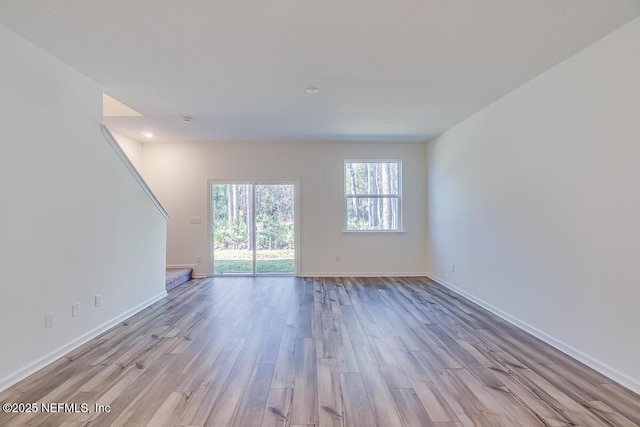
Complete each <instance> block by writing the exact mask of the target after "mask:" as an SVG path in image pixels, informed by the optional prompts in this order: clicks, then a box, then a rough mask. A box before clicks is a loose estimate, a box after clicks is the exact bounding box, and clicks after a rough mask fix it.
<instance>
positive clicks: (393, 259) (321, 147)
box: [143, 142, 426, 275]
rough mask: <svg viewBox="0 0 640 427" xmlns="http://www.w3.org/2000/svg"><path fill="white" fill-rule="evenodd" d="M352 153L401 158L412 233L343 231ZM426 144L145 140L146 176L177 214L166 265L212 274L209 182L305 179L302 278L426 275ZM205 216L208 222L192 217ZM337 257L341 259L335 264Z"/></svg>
mask: <svg viewBox="0 0 640 427" xmlns="http://www.w3.org/2000/svg"><path fill="white" fill-rule="evenodd" d="M348 158H383V159H384V158H392V159H401V160H402V164H403V176H404V195H405V197H404V224H405V230H406V232H405V233H393V234H379V233H378V234H372V233H367V234H345V233H343V210H344V209H343V197H344V192H343V186H344V183H343V168H344V160H345V159H348ZM425 159H426V144H424V143H413V144H384V143H333V142H331V143H309V142H272V143H268V142H255V143H250V142H246V143H241V142H229V143H224V142H209V143H159V142H150V143H145V144H143V169H144V178H145V180H146V181H147V183H148V184H149V186H150V187H151V189H152V190H153V191H154V193H155V194H156V195H157V196H158V198H159V200H160V201H161V202H162V204H163V205H164V206H165V207H166V208H167V210H169V212H171V219H170V220H169V221H168V231H167V233H168V236H167V241H168V243H167V263H168V264H170V265H185V264H186V265H192V264H196V259H197V257H198V256H200V257H201V259H202V262H201V263H200V264H196V266H195V273H196V274H207V272H208V270H207V261H208V259H209V256H208V254H207V248H208V240H207V239H208V235H209V225H208V224H207V215H208V211H207V191H208V189H207V179H208V178H214V179H220V180H255V181H300V195H301V196H300V206H301V208H300V217H301V224H300V225H301V227H300V231H301V233H300V234H301V235H300V245H301V257H300V258H301V259H300V261H301V263H300V270H299V273H300V274H301V275H342V274H348V275H363V274H367V275H381V274H424V272H425V259H426V254H425V238H426V234H425V230H426V227H425V226H426V224H425V221H424V218H425V215H426V194H425V191H424V182H425V180H426V171H425V164H426V160H425ZM194 216H199V217H202V219H203V222H202V224H198V225H195V224H190V218H191V217H194ZM336 256H339V257H340V262H336Z"/></svg>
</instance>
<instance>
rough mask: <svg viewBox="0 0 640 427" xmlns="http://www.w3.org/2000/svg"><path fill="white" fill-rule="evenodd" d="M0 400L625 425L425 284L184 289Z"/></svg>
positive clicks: (577, 383)
mask: <svg viewBox="0 0 640 427" xmlns="http://www.w3.org/2000/svg"><path fill="white" fill-rule="evenodd" d="M6 402H21V403H31V402H37V403H52V402H59V403H75V404H77V405H80V404H82V403H86V404H88V405H89V409H90V410H91V412H88V413H85V412H84V411H83V408H82V407H80V406H79V407H77V408H67V409H75V410H76V412H72V413H68V412H66V413H65V412H62V413H37V414H21V415H16V414H0V425H2V426H25V425H36V426H66V427H79V426H154V427H155V426H239V427H252V426H256V427H260V426H264V427H266V426H269V427H275V426H288V427H302V426H307V427H309V426H323V427H324V426H332V427H336V426H363V427H369V426H380V427H394V426H412V427H413V426H440V427H445V426H446V427H459V426H490V427H496V426H507V427H512V426H585V427H587V426H588V427H593V426H615V427H623V426H637V425H640V397H639V396H638V395H636V394H634V393H632V392H630V391H628V390H626V389H624V388H622V387H621V386H619V385H617V384H615V383H613V382H612V381H611V380H609V379H607V378H605V377H603V376H602V375H600V374H598V373H596V372H594V371H592V370H590V369H588V368H587V367H585V366H584V365H581V364H580V363H578V362H576V361H574V360H572V359H570V358H569V357H567V356H565V355H563V354H562V353H560V352H558V351H556V350H554V349H552V348H550V347H549V346H547V345H545V344H543V343H541V342H539V341H538V340H536V339H534V338H532V337H531V336H529V335H527V334H526V333H524V332H522V331H520V330H518V329H516V328H514V327H513V326H510V325H509V324H507V323H505V322H503V321H502V320H500V319H498V318H496V317H495V316H493V315H491V314H490V313H488V312H486V311H484V310H483V309H481V308H478V307H477V306H475V305H474V304H472V303H469V302H468V301H466V300H464V299H463V298H461V297H459V296H457V295H455V294H453V293H452V292H450V291H449V290H447V289H445V288H443V287H442V286H440V285H437V284H435V283H433V282H431V281H429V280H427V279H424V278H368V279H352V278H344V279H300V278H293V277H261V278H214V279H203V280H195V281H192V282H190V283H188V284H186V285H183V286H181V287H180V288H178V289H175V290H174V291H172V292H171V293H170V296H169V297H168V298H167V299H165V300H163V301H161V302H159V303H156V304H155V305H153V306H151V307H149V308H147V309H145V310H143V311H142V312H140V313H138V314H137V315H135V316H133V317H132V318H131V319H129V320H128V321H126V322H124V323H123V324H122V325H119V326H117V327H115V328H114V329H112V330H111V331H109V332H107V333H105V334H103V335H102V336H100V337H98V338H96V339H94V340H92V341H91V342H89V343H88V344H86V345H84V346H82V347H81V348H79V349H77V350H75V351H74V352H72V353H71V354H70V355H68V356H66V357H64V358H62V359H61V360H59V361H57V362H55V363H54V364H52V365H51V366H49V367H47V368H46V369H43V370H41V371H39V372H38V373H36V374H34V375H32V376H31V377H29V378H27V379H26V380H24V381H22V382H20V383H19V384H17V385H16V386H14V387H12V388H11V389H9V390H7V391H5V392H4V393H2V394H0V403H6ZM94 404H99V405H104V406H103V408H107V407H108V408H109V412H102V413H98V412H96V411H95V407H94ZM62 409H63V410H64V408H62Z"/></svg>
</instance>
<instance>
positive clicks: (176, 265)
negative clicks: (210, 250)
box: [167, 264, 196, 269]
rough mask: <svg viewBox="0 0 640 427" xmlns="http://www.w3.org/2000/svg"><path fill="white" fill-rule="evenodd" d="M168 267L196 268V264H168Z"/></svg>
mask: <svg viewBox="0 0 640 427" xmlns="http://www.w3.org/2000/svg"><path fill="white" fill-rule="evenodd" d="M167 268H192V269H195V268H196V265H195V264H167Z"/></svg>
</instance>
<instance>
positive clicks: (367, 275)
mask: <svg viewBox="0 0 640 427" xmlns="http://www.w3.org/2000/svg"><path fill="white" fill-rule="evenodd" d="M297 276H298V277H425V276H427V273H425V272H420V273H371V272H366V273H357V272H356V273H354V272H344V271H343V272H340V273H331V272H329V273H328V272H324V273H298V274H297Z"/></svg>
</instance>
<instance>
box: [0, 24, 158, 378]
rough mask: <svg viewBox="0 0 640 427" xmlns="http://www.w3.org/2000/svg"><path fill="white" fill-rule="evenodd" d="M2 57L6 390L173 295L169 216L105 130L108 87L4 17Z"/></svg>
mask: <svg viewBox="0 0 640 427" xmlns="http://www.w3.org/2000/svg"><path fill="white" fill-rule="evenodd" d="M0 57H2V66H0V93H1V94H2V96H1V97H0V129H1V130H2V136H1V138H2V144H1V145H2V151H1V154H0V198H1V200H2V208H1V209H0V272H1V274H2V279H1V282H0V290H1V293H2V296H1V297H0V325H2V351H0V389H3V388H5V387H7V386H8V385H10V384H12V383H13V382H15V381H17V380H18V379H20V378H21V377H23V376H24V375H26V374H28V373H29V372H31V371H32V370H34V369H36V368H38V367H40V366H42V364H44V363H47V362H49V361H51V360H53V359H55V358H56V356H59V355H61V354H63V353H64V352H66V351H68V350H70V349H71V348H73V347H74V346H76V345H78V344H79V343H81V342H83V341H84V340H86V339H87V338H89V337H91V336H92V334H94V333H95V332H96V331H97V330H100V328H102V327H105V325H109V324H111V323H112V322H114V321H116V320H117V319H119V318H121V316H123V315H126V314H127V313H131V312H132V311H135V310H136V309H140V308H141V307H143V306H144V305H145V304H147V303H148V302H149V301H150V300H153V299H154V298H157V297H162V296H163V295H164V259H165V239H166V228H165V223H166V221H165V219H164V217H163V216H162V215H161V214H160V212H159V211H158V210H157V209H156V207H155V205H154V204H153V203H152V202H151V201H150V200H149V198H148V197H147V196H146V194H145V193H144V191H143V190H142V189H141V188H140V187H139V186H138V184H137V183H136V181H135V180H134V179H133V177H132V176H131V175H130V173H129V172H128V170H127V169H126V168H125V166H124V165H123V164H122V162H121V161H120V159H119V158H118V157H117V156H116V154H115V153H114V151H113V150H112V148H111V147H110V146H109V145H108V144H107V142H106V141H105V140H104V138H103V136H102V135H101V133H100V127H99V123H100V120H101V111H102V110H101V102H102V88H101V87H99V86H98V85H97V84H95V83H94V82H92V81H90V80H88V79H87V78H85V77H84V76H82V75H81V74H79V73H78V72H76V71H75V70H73V69H71V68H69V67H67V66H66V65H64V64H63V63H61V62H59V61H58V60H56V59H54V58H53V57H51V56H49V55H48V54H46V53H44V52H43V51H41V50H39V49H37V48H35V47H34V46H33V45H31V44H30V43H28V42H26V41H25V40H24V39H22V38H20V37H18V36H17V35H15V34H14V33H12V32H10V31H8V30H6V29H5V28H4V27H1V26H0ZM97 293H101V294H102V295H103V305H102V307H100V308H95V307H94V306H93V301H94V296H95V294H97ZM74 303H79V304H80V316H79V317H75V318H72V317H71V305H72V304H74ZM47 313H53V314H54V327H53V328H50V329H45V327H44V317H45V314H47Z"/></svg>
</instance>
